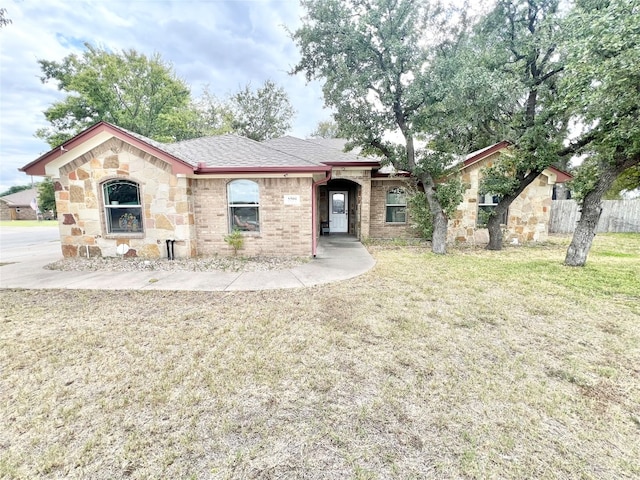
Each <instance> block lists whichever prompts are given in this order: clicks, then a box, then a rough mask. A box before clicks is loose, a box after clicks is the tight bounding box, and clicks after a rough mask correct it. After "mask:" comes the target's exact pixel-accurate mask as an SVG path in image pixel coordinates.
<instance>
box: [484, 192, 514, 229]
mask: <svg viewBox="0 0 640 480" xmlns="http://www.w3.org/2000/svg"><path fill="white" fill-rule="evenodd" d="M499 201H500V196H499V195H494V194H492V193H485V194H484V195H481V194H478V212H477V220H476V225H477V226H478V227H486V226H487V223H486V222H482V218H481V217H483V215H481V214H480V212H481V211H484V212H487V214H489V213H490V212H492V211H493V210H495V208H496V206H497V205H498V202H499ZM508 217H509V212H508V211H506V212H505V213H504V215H503V217H502V218H501V219H500V224H501V225H506V224H507V218H508ZM487 218H488V217H487Z"/></svg>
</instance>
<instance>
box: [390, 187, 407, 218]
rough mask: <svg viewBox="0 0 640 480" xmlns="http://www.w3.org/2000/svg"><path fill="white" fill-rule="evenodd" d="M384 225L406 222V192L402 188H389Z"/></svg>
mask: <svg viewBox="0 0 640 480" xmlns="http://www.w3.org/2000/svg"><path fill="white" fill-rule="evenodd" d="M385 222H386V223H406V222H407V192H406V191H405V189H404V188H402V187H394V188H390V189H389V190H388V191H387V212H386V215H385Z"/></svg>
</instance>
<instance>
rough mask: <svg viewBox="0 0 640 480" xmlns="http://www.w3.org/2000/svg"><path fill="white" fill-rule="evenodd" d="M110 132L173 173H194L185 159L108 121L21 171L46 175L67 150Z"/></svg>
mask: <svg viewBox="0 0 640 480" xmlns="http://www.w3.org/2000/svg"><path fill="white" fill-rule="evenodd" d="M103 132H108V133H110V134H112V135H113V136H114V137H117V138H119V139H120V140H123V141H125V142H127V143H129V144H130V145H132V146H134V147H136V148H139V149H140V150H142V151H144V152H146V153H149V154H151V155H153V156H155V157H158V158H159V159H160V160H163V161H165V162H167V163H169V164H171V166H172V170H173V173H192V172H193V166H192V165H190V164H188V163H187V162H185V161H184V160H181V159H179V158H178V157H175V156H173V155H171V154H170V153H167V152H164V151H162V150H159V149H157V148H156V147H154V146H153V145H149V144H148V143H146V142H144V141H143V140H140V139H139V138H137V137H134V136H133V135H130V134H128V133H127V132H123V131H122V130H120V129H119V128H117V127H115V126H113V125H111V124H110V123H107V122H98V123H96V124H95V125H93V126H91V127H89V128H87V129H86V130H85V131H83V132H81V133H79V134H78V135H76V136H75V137H73V138H72V139H70V140H67V141H66V142H65V143H63V144H62V145H60V146H59V147H56V148H54V149H53V150H50V151H49V152H47V153H45V154H44V155H42V156H40V157H39V158H37V159H36V160H34V161H33V162H31V163H29V164H27V165H25V166H24V167H21V168H19V169H18V170H20V171H21V172H25V173H27V174H28V175H45V167H46V165H47V164H48V163H49V162H51V161H52V160H55V159H57V158H59V157H60V156H62V155H63V154H64V153H66V152H67V151H71V150H73V149H74V148H76V147H78V146H80V145H82V144H83V143H84V142H86V141H87V140H90V139H91V138H93V137H95V136H96V135H99V134H100V133H103Z"/></svg>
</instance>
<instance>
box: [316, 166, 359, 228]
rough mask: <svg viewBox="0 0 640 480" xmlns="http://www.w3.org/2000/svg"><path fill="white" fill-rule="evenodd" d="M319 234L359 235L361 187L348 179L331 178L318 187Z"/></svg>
mask: <svg viewBox="0 0 640 480" xmlns="http://www.w3.org/2000/svg"><path fill="white" fill-rule="evenodd" d="M318 193H319V201H318V213H319V215H318V217H319V219H320V226H321V229H320V232H321V234H325V235H326V234H349V235H355V236H356V237H357V238H360V236H361V212H362V187H361V186H360V185H359V184H358V183H356V182H352V181H350V180H344V179H338V180H331V181H329V182H328V183H327V184H326V185H321V186H320V188H319V192H318Z"/></svg>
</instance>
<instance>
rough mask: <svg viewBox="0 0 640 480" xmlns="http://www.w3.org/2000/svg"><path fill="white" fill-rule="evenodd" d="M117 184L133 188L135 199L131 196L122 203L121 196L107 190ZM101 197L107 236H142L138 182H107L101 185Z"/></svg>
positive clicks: (142, 222) (142, 223)
mask: <svg viewBox="0 0 640 480" xmlns="http://www.w3.org/2000/svg"><path fill="white" fill-rule="evenodd" d="M118 184H120V185H128V186H131V187H135V189H136V194H135V198H133V197H132V196H129V197H124V200H126V201H123V195H118V194H117V192H113V190H112V189H110V188H109V187H111V186H114V185H118ZM102 197H103V204H104V220H105V222H104V227H105V232H106V234H107V235H123V236H131V235H139V236H142V235H144V215H143V210H142V201H141V198H142V196H141V193H140V184H139V183H138V182H136V181H133V180H129V179H124V178H115V179H112V180H107V181H106V182H104V183H102ZM116 219H117V223H116ZM114 224H115V225H114Z"/></svg>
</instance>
